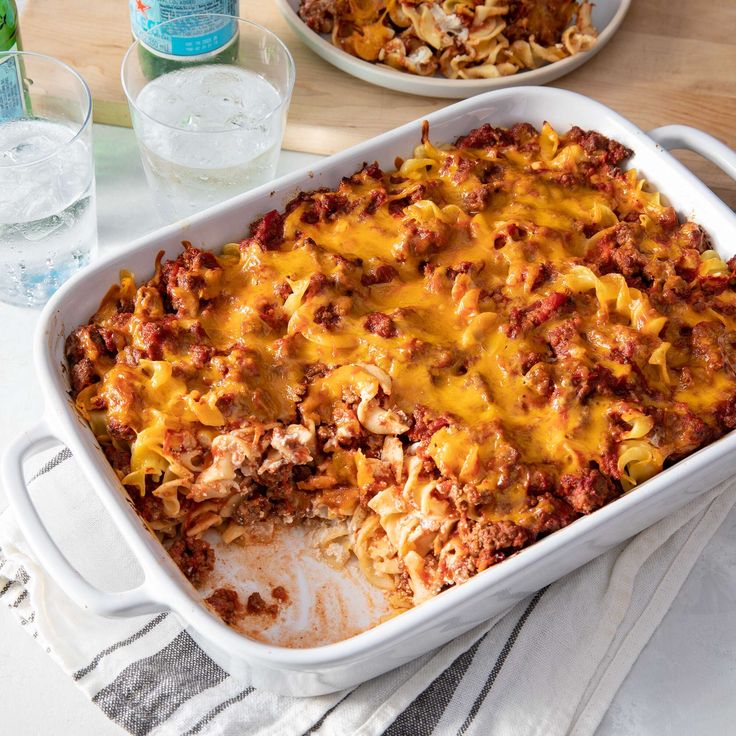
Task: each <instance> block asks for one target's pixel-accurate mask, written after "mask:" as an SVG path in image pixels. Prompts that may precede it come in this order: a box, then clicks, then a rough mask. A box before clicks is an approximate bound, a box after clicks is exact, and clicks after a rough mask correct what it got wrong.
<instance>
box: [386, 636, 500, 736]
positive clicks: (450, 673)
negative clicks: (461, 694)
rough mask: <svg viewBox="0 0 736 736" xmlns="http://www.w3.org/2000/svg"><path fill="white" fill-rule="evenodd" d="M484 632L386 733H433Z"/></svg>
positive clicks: (426, 735)
mask: <svg viewBox="0 0 736 736" xmlns="http://www.w3.org/2000/svg"><path fill="white" fill-rule="evenodd" d="M486 636H488V634H487V633H486V634H484V635H483V636H482V637H481V638H480V639H478V641H476V642H475V644H473V646H472V647H470V649H468V650H466V651H464V652H463V653H462V654H460V655H459V656H458V657H456V658H455V660H454V661H453V662H452V664H451V665H450V666H449V667H448V668H447V669H445V670H443V671H442V673H440V674H439V675H438V676H437V677H436V678H435V679H434V680H433V681H432V682H431V683H430V684H429V685H428V686H427V687H426V688H425V689H424V690H423V691H422V692H421V693H420V694H419V695H418V696H417V697H416V698H415V699H414V700H413V701H412V702H411V704H410V705H409V706H408V707H407V708H406V710H404V711H402V712H401V713H400V714H399V716H398V717H397V718H396V720H395V721H394V722H393V723H392V724H391V725H390V726H389V727H388V729H387V730H386V732H385V733H384V736H406V735H407V734H411V735H412V736H429V734H431V733H432V732H433V731H434V729H435V728H436V726H437V724H438V723H439V720H440V718H442V714H443V713H444V712H445V708H447V706H448V705H449V703H450V701H451V700H452V696H453V695H454V694H455V690H456V689H457V686H458V685H459V684H460V681H461V680H462V679H463V677H464V676H465V673H466V672H467V671H468V667H470V665H471V663H472V662H473V659H474V657H475V654H476V652H477V651H478V647H479V646H480V644H481V642H482V641H483V640H484V639H485V638H486Z"/></svg>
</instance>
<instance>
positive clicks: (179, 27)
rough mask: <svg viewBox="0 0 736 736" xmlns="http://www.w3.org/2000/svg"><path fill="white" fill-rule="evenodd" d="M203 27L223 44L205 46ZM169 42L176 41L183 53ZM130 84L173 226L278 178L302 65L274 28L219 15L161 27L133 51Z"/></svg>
mask: <svg viewBox="0 0 736 736" xmlns="http://www.w3.org/2000/svg"><path fill="white" fill-rule="evenodd" d="M202 28H205V29H209V31H211V30H212V29H213V28H216V29H219V43H220V46H219V47H217V48H214V49H212V48H208V47H204V49H202V48H199V47H198V46H197V43H198V39H200V38H201V37H202ZM188 37H191V39H192V42H191V43H190V44H187V38H188ZM167 39H176V43H177V45H178V53H176V54H174V53H171V52H172V51H174V50H177V49H175V48H168V47H167V46H165V43H166V42H167ZM169 45H171V42H169ZM189 47H191V48H189ZM183 54H189V55H186V56H185V55H183ZM122 81H123V88H124V89H125V94H126V96H127V98H128V104H129V106H130V114H131V117H132V119H133V128H134V130H135V134H136V138H137V140H138V146H139V148H140V152H141V158H142V159H143V167H144V169H145V172H146V178H147V179H148V183H149V185H150V187H151V189H152V191H153V194H154V198H155V202H156V205H157V208H158V210H159V212H160V213H161V214H162V215H163V216H164V217H165V218H166V219H179V218H182V217H186V216H187V215H191V214H192V213H194V212H198V211H200V210H203V209H205V208H207V207H209V206H211V205H213V204H216V203H217V202H222V201H223V200H226V199H229V198H230V197H234V196H235V195H237V194H240V193H241V192H244V191H246V190H247V189H251V188H253V187H255V186H258V185H260V184H264V183H266V182H268V181H269V180H271V179H273V177H274V175H275V173H276V164H277V163H278V156H279V150H280V148H281V140H282V138H283V134H284V125H285V122H286V113H287V110H288V107H289V101H290V99H291V92H292V89H293V86H294V61H293V59H292V58H291V54H290V53H289V51H288V49H287V48H286V46H284V44H283V43H282V42H281V41H280V40H279V38H278V37H277V36H275V35H274V34H273V33H271V32H270V31H268V30H266V29H265V28H262V27H261V26H258V25H256V24H255V23H249V22H247V21H243V20H240V19H239V18H236V17H234V16H228V15H216V14H212V15H207V14H205V15H190V16H186V17H184V18H179V19H177V20H172V21H168V22H166V23H162V24H160V25H158V26H156V28H155V29H153V30H152V31H150V32H149V33H148V34H146V35H144V36H141V37H140V38H139V39H138V40H137V41H136V42H135V43H134V44H133V45H132V46H131V47H130V49H128V52H127V54H126V55H125V59H124V60H123V67H122Z"/></svg>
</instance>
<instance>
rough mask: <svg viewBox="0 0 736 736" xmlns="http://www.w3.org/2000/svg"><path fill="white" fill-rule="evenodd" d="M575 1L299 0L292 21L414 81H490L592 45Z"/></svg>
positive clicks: (586, 14)
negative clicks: (417, 78)
mask: <svg viewBox="0 0 736 736" xmlns="http://www.w3.org/2000/svg"><path fill="white" fill-rule="evenodd" d="M591 11H592V4H591V3H589V2H585V1H584V2H578V1H577V0H445V1H444V2H438V1H437V0H429V1H427V2H425V1H422V2H400V0H367V2H366V1H363V0H361V1H360V2H359V1H358V0H301V2H300V4H299V17H300V18H301V19H302V20H303V21H304V22H305V23H306V24H307V25H308V26H309V28H311V29H312V30H313V31H315V32H316V33H319V34H327V35H329V37H330V39H331V41H332V43H333V44H334V45H335V46H336V47H337V48H339V49H341V50H342V51H345V52H346V53H348V54H351V55H352V56H355V57H357V58H359V59H363V60H364V61H370V62H375V63H379V64H386V65H388V66H390V67H393V68H394V69H398V70H399V71H403V72H408V73H410V74H418V75H421V76H431V75H434V74H439V75H441V76H444V77H447V78H448V79H492V78H496V77H504V76H509V75H512V74H516V73H517V72H520V71H524V70H528V69H536V68H538V67H540V66H543V65H545V64H550V63H553V62H555V61H560V60H561V59H564V58H566V57H569V56H574V55H575V54H578V53H580V52H582V51H588V50H589V49H590V48H592V46H593V45H594V44H595V42H596V39H597V37H598V32H597V30H596V28H595V26H594V25H593V21H592V17H591Z"/></svg>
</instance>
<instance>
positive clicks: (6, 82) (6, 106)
mask: <svg viewBox="0 0 736 736" xmlns="http://www.w3.org/2000/svg"><path fill="white" fill-rule="evenodd" d="M24 112H25V108H24V106H23V80H22V78H21V75H20V69H19V66H18V58H17V57H15V56H3V55H2V54H0V123H4V122H7V121H8V120H18V119H19V118H22V117H23V114H24Z"/></svg>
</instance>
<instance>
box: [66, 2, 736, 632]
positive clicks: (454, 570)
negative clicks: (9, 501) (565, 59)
mask: <svg viewBox="0 0 736 736" xmlns="http://www.w3.org/2000/svg"><path fill="white" fill-rule="evenodd" d="M369 5H370V4H369V3H366V4H361V5H359V6H358V5H356V7H358V8H359V9H362V10H361V12H363V11H365V13H366V17H367V18H369V19H370V18H372V17H373V16H371V15H370V12H369V11H370V7H369ZM464 7H467V4H466V3H463V2H461V1H458V2H455V3H452V2H446V3H444V4H443V8H445V9H450V10H453V11H454V12H458V9H461V8H464ZM480 7H481V6H479V5H478V4H476V5H475V11H476V12H477V11H478V10H479V8H480ZM482 7H483V8H484V12H485V13H486V15H485V16H484V17H485V21H487V23H488V26H487V28H488V29H490V28H491V27H492V24H493V23H498V22H500V21H499V19H501V18H503V14H502V13H500V12H495V11H500V6H494V5H493V4H492V3H486V4H485V5H484V6H482ZM494 8H495V10H494ZM399 11H400V8H399V6H398V5H392V6H390V7H389V8H388V9H387V11H386V12H393V13H394V14H395V13H397V12H399ZM402 12H403V11H402ZM443 12H444V11H443ZM430 13H431V11H430ZM392 17H393V16H392ZM406 18H408V19H410V21H411V23H412V27H414V26H416V27H418V28H424V27H425V26H426V25H427V24H428V23H429V22H430V21H431V19H432V18H434V15H431V14H430V15H429V16H428V15H427V10H426V8H424V6H423V5H416V6H414V8H413V10H412V12H411V13H409V14H407V15H406ZM485 21H484V22H485ZM493 27H494V28H495V27H496V26H493ZM488 34H489V37H493V38H497V37H498V36H497V35H495V36H494V35H493V34H492V33H491V31H490V30H489V31H488ZM630 153H631V152H630V151H629V150H628V149H626V148H625V147H624V146H622V145H620V144H618V143H616V142H615V141H612V140H609V139H608V138H606V137H604V136H602V135H600V134H599V133H596V132H591V131H587V132H586V131H583V130H581V129H580V128H572V129H571V130H569V131H567V132H564V133H563V132H560V131H555V130H553V129H552V127H551V126H549V125H547V124H545V125H544V126H543V128H542V129H541V131H537V130H535V129H534V128H533V127H532V126H531V125H528V124H523V123H522V124H518V125H516V126H514V127H512V128H510V129H503V128H495V127H492V126H491V125H483V126H481V127H479V128H477V129H475V130H473V131H470V132H469V133H468V134H467V135H465V136H463V137H461V138H460V139H458V140H457V141H455V142H454V143H443V144H441V145H439V144H437V143H433V142H432V141H431V140H430V137H429V129H428V127H427V126H426V125H425V127H424V130H423V134H422V139H421V141H420V142H419V144H418V146H417V148H416V149H415V151H414V152H413V154H412V155H411V156H410V157H408V158H407V159H405V160H401V159H398V160H397V161H396V170H394V171H390V172H383V171H382V170H381V169H380V168H379V167H378V165H377V164H370V165H368V164H366V165H364V166H363V168H362V169H361V170H360V171H358V172H356V173H355V174H353V175H352V176H350V177H346V178H344V179H343V180H342V183H341V184H340V185H339V187H337V188H336V189H335V190H319V191H315V192H302V193H301V194H299V195H298V196H297V197H295V198H294V199H293V200H292V201H291V202H290V203H289V204H288V205H287V207H286V209H285V211H284V212H277V211H275V210H274V211H271V212H268V213H266V214H265V215H264V216H263V217H262V218H261V219H259V220H258V221H257V222H255V223H253V224H252V225H251V227H250V233H249V234H248V235H247V236H246V237H244V239H243V240H242V241H241V242H239V243H228V244H226V245H225V246H224V247H223V248H222V251H221V252H220V253H219V254H217V253H215V252H211V251H208V250H201V249H198V248H194V247H192V246H191V245H190V244H188V243H184V248H183V252H182V253H181V254H180V255H179V256H178V257H177V258H175V259H173V260H168V261H165V260H164V259H163V258H162V257H161V256H159V258H158V259H156V262H155V264H153V265H154V269H155V271H154V275H153V277H152V278H150V279H148V280H146V281H144V282H140V283H137V282H136V280H135V278H134V276H133V274H131V273H129V272H122V273H121V277H120V283H119V284H118V285H115V286H113V287H112V288H111V289H110V290H109V291H108V293H107V294H106V296H105V297H104V299H103V301H102V304H101V305H100V308H99V310H98V311H97V312H96V314H94V315H93V316H92V318H91V319H90V321H89V323H88V324H86V325H83V326H81V327H79V328H77V329H76V330H74V331H73V332H72V333H71V334H70V335H69V337H68V340H67V347H66V354H67V357H68V360H69V366H70V376H71V382H72V392H73V395H74V397H75V401H76V404H77V407H78V409H79V412H80V414H81V415H82V416H83V417H84V418H85V419H86V420H87V421H88V422H89V425H90V428H91V430H92V431H93V433H94V434H95V436H96V437H97V439H98V441H99V443H100V445H101V447H102V448H103V450H104V452H105V454H106V455H107V457H108V459H109V460H110V462H111V464H112V466H113V467H114V469H115V471H116V473H117V475H118V477H119V478H120V481H121V483H122V485H123V486H124V487H125V489H126V491H127V493H128V494H129V496H130V498H131V501H132V502H133V504H134V505H135V507H136V508H137V510H138V512H139V513H140V515H141V516H142V517H143V518H144V519H145V520H146V522H147V523H148V525H149V526H150V528H151V529H152V530H153V531H154V532H155V533H156V534H157V535H158V536H159V538H160V539H161V541H162V542H163V544H164V545H165V546H166V548H167V549H168V550H169V552H170V554H171V555H172V557H173V558H174V559H175V560H176V562H177V563H178V564H179V566H180V567H181V569H182V571H183V572H184V573H185V574H186V575H187V576H188V577H189V578H190V580H192V582H193V583H194V584H195V585H201V584H202V582H203V581H204V580H206V577H207V573H208V572H209V570H211V568H212V566H213V564H214V552H213V550H212V549H211V547H210V544H209V542H208V541H207V540H208V539H212V535H213V534H215V535H219V537H220V539H221V540H222V541H223V542H225V543H231V544H246V545H248V544H268V543H269V541H270V540H271V539H272V537H273V534H274V531H275V529H276V528H277V527H279V526H289V525H295V524H305V525H307V526H309V527H310V533H309V538H310V539H311V540H312V541H313V543H314V546H315V548H316V549H317V550H318V551H319V554H321V555H323V556H324V558H325V559H326V560H327V561H328V562H329V563H330V564H331V565H334V566H338V567H339V566H344V565H345V564H346V563H348V561H349V560H350V559H351V558H357V562H358V569H359V570H360V571H361V573H362V575H363V576H364V577H365V578H366V579H367V580H368V581H369V582H370V583H372V584H373V585H375V586H377V587H378V588H379V589H381V590H384V591H386V593H387V595H388V597H389V599H390V602H391V605H392V606H393V607H394V610H395V611H401V610H404V609H406V608H407V607H409V606H411V605H416V604H418V603H421V602H422V601H424V600H426V599H427V598H430V597H432V596H434V595H436V594H437V593H439V592H441V591H442V590H444V589H446V588H448V587H450V586H453V585H456V584H459V583H462V582H464V581H465V580H467V579H468V578H470V577H471V576H473V575H475V574H477V573H479V572H481V571H483V570H485V569H486V568H488V567H490V566H492V565H494V564H496V563H498V562H501V561H502V560H504V559H506V558H507V557H509V556H510V555H512V554H515V553H516V552H518V551H519V550H520V549H522V548H524V547H525V546H527V545H529V544H531V543H533V542H534V541H535V540H537V539H539V538H540V537H543V536H545V535H547V534H550V533H552V532H554V531H556V530H557V529H560V528H561V527H564V526H565V525H567V524H569V523H571V522H572V521H574V520H575V519H576V518H578V517H579V516H581V515H585V514H589V513H592V512H594V511H595V510H596V509H598V508H600V507H601V506H603V505H605V504H607V503H609V502H611V501H614V500H615V499H616V498H618V497H620V496H621V495H622V494H624V493H626V492H633V493H636V486H637V485H638V484H640V483H642V482H644V481H646V480H647V479H649V478H651V477H652V476H653V475H655V474H656V473H658V472H660V471H661V470H662V469H663V468H665V467H667V466H668V465H670V464H672V463H674V462H677V461H678V460H680V459H682V458H684V457H685V456H687V455H688V454H690V453H692V452H693V451H695V450H697V449H698V448H700V447H702V446H704V445H705V444H708V443H709V442H712V441H713V440H715V439H717V438H718V437H720V436H721V435H723V434H724V433H726V432H728V431H730V430H731V429H733V428H734V427H736V325H735V323H734V320H735V317H734V315H736V291H735V290H734V285H735V283H736V280H735V278H734V269H735V267H736V261H729V262H725V261H723V260H722V259H721V258H720V257H719V256H718V254H717V253H716V252H715V251H714V250H713V248H712V247H711V245H710V243H709V240H708V237H707V235H706V234H705V232H704V231H703V230H702V228H700V227H699V226H698V225H696V224H695V223H692V222H683V221H681V220H680V219H679V218H678V216H677V214H676V212H675V211H674V210H673V209H672V208H671V207H669V206H668V205H667V204H666V201H665V200H664V199H663V198H662V197H660V196H659V194H658V193H656V192H653V191H651V190H650V189H649V187H648V186H647V185H646V184H645V183H644V182H643V180H642V179H641V178H640V177H639V176H638V175H637V173H636V172H634V171H632V170H625V169H624V168H623V164H624V162H625V161H626V159H627V158H628V157H629V155H630ZM233 595H235V597H236V598H237V595H236V594H235V593H234V592H233ZM222 598H223V596H222V595H220V596H219V598H217V597H216V598H215V599H213V600H215V601H217V600H221V599H222ZM213 605H214V603H213ZM216 608H217V607H216ZM217 610H220V609H217ZM228 610H229V611H230V613H229V614H228V616H229V618H228V619H227V620H228V621H231V620H232V617H231V615H230V614H231V609H228Z"/></svg>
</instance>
